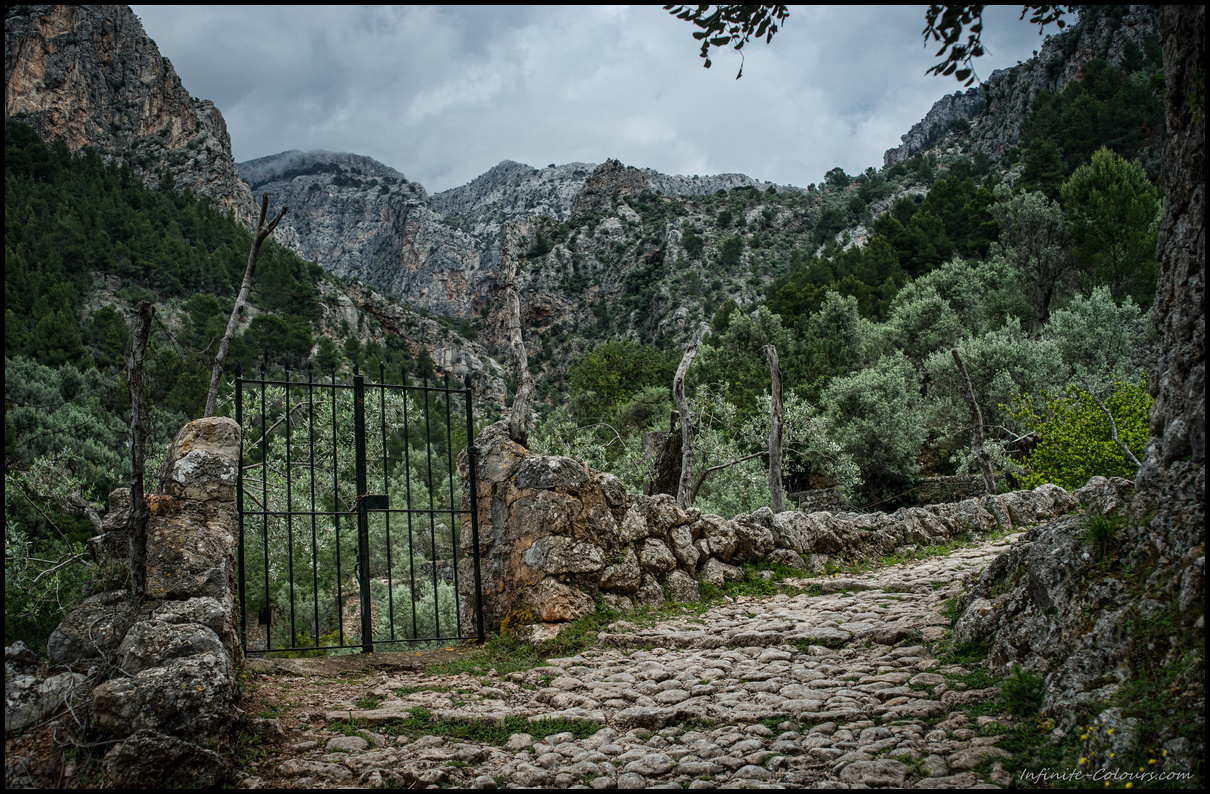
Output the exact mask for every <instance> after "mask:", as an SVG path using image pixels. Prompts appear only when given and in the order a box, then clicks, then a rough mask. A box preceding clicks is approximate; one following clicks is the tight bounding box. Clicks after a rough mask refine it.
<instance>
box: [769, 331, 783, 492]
mask: <svg viewBox="0 0 1210 794" xmlns="http://www.w3.org/2000/svg"><path fill="white" fill-rule="evenodd" d="M764 353H765V359H766V360H767V361H768V362H769V380H770V382H771V389H772V391H771V395H772V397H771V400H770V403H769V506H770V507H772V508H773V512H774V513H781V512H784V511H785V509H786V492H785V490H784V489H783V488H782V485H781V440H782V431H783V428H784V426H785V423H786V412H785V409H784V408H783V407H782V402H781V362H780V361H779V360H778V358H777V348H776V347H774V346H773V345H765V347H764Z"/></svg>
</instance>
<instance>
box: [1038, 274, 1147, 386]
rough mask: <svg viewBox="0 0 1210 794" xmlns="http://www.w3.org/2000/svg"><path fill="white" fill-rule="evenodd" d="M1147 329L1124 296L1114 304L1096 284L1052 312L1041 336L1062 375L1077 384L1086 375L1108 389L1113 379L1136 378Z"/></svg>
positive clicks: (1125, 379)
mask: <svg viewBox="0 0 1210 794" xmlns="http://www.w3.org/2000/svg"><path fill="white" fill-rule="evenodd" d="M1151 331H1152V328H1151V324H1150V323H1146V322H1144V321H1143V317H1142V312H1141V310H1140V309H1139V307H1138V305H1136V304H1135V302H1134V301H1133V300H1131V298H1130V296H1129V295H1127V296H1126V297H1125V299H1123V301H1122V304H1121V305H1120V306H1119V305H1118V304H1117V303H1115V302H1114V299H1113V295H1112V294H1111V292H1110V290H1109V288H1108V287H1105V286H1100V287H1094V288H1093V290H1092V294H1091V295H1090V296H1088V297H1087V298H1085V297H1083V296H1081V295H1077V296H1076V297H1075V299H1074V300H1073V301H1072V302H1071V304H1070V305H1069V306H1067V307H1066V308H1064V309H1059V310H1058V311H1056V312H1055V313H1054V314H1052V315H1051V317H1050V323H1049V324H1048V325H1047V326H1046V328H1045V329H1044V331H1043V334H1042V336H1043V338H1044V339H1048V340H1051V341H1053V342H1054V343H1055V345H1056V346H1057V347H1058V348H1059V355H1060V356H1062V358H1063V364H1064V365H1065V366H1066V368H1067V374H1068V375H1069V376H1072V377H1075V378H1076V379H1077V385H1083V381H1084V380H1085V379H1087V381H1088V385H1089V386H1091V387H1092V388H1094V389H1097V390H1103V389H1106V388H1108V389H1110V390H1112V387H1113V384H1114V382H1115V381H1123V382H1126V381H1136V380H1138V376H1139V374H1140V369H1141V367H1140V365H1139V361H1138V360H1137V359H1138V354H1139V353H1140V352H1141V351H1142V350H1143V349H1144V348H1145V346H1146V343H1147V341H1148V335H1149V333H1150V332H1151Z"/></svg>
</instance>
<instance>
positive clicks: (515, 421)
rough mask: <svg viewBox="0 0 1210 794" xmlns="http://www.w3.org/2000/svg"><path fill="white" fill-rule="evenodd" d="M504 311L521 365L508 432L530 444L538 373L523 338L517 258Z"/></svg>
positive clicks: (510, 268) (510, 341) (510, 340)
mask: <svg viewBox="0 0 1210 794" xmlns="http://www.w3.org/2000/svg"><path fill="white" fill-rule="evenodd" d="M504 311H505V317H506V318H507V322H508V344H509V347H510V348H511V349H512V352H513V361H515V362H516V366H517V394H516V396H515V397H513V407H512V412H511V413H510V414H509V417H508V436H509V438H511V439H512V440H513V441H515V442H516V443H518V444H520V445H521V446H523V447H526V448H528V447H529V428H528V427H527V425H528V423H529V401H530V398H531V397H532V396H533V393H534V376H533V375H531V374H530V372H529V356H528V354H527V353H526V352H525V342H524V340H522V338H521V295H520V293H519V292H518V291H517V261H516V259H515V258H513V257H509V263H508V278H507V279H506V281H505V282H504Z"/></svg>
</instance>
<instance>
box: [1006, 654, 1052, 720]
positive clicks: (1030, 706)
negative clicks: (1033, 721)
mask: <svg viewBox="0 0 1210 794" xmlns="http://www.w3.org/2000/svg"><path fill="white" fill-rule="evenodd" d="M1042 685H1043V680H1042V677H1041V676H1040V675H1038V674H1037V673H1034V672H1032V671H1030V670H1026V669H1025V668H1024V667H1022V666H1021V665H1019V664H1016V665H1013V669H1012V672H1010V673H1009V674H1008V675H1007V676H1005V677H1004V680H1002V681H1001V682H1000V703H1001V704H1002V705H1003V706H1004V710H1005V711H1007V712H1008V713H1009V714H1012V715H1014V716H1017V717H1026V716H1029V715H1030V714H1036V713H1037V711H1038V709H1039V708H1041V706H1042Z"/></svg>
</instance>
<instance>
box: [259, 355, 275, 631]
mask: <svg viewBox="0 0 1210 794" xmlns="http://www.w3.org/2000/svg"><path fill="white" fill-rule="evenodd" d="M266 419H267V417H266V414H265V364H264V361H262V362H261V366H260V474H261V478H260V484H261V541H262V545H263V546H264V549H265V650H266V651H269V650H271V649H272V648H273V608H272V607H271V606H270V604H269V431H268V427H267V426H266V424H265V422H266Z"/></svg>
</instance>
